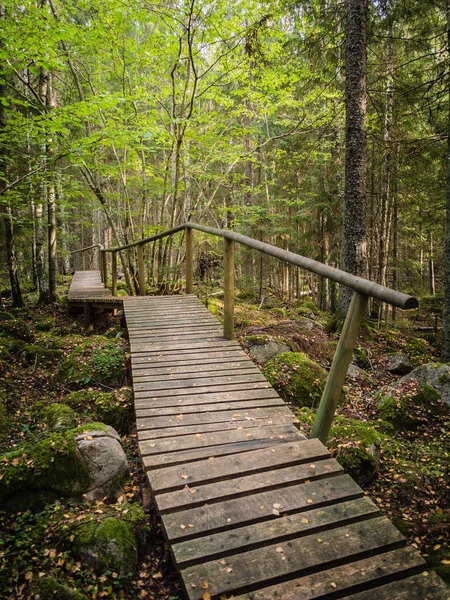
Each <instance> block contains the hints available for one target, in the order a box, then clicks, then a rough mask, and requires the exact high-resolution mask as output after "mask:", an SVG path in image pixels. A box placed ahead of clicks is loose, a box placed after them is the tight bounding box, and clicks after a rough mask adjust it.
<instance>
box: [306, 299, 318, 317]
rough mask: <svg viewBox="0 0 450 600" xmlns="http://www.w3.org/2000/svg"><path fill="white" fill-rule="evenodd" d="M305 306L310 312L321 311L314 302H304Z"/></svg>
mask: <svg viewBox="0 0 450 600" xmlns="http://www.w3.org/2000/svg"><path fill="white" fill-rule="evenodd" d="M302 307H303V308H307V309H308V310H309V311H310V312H313V313H316V314H318V313H319V312H320V310H319V309H318V308H317V306H316V305H315V304H314V302H309V301H308V302H303V304H302Z"/></svg>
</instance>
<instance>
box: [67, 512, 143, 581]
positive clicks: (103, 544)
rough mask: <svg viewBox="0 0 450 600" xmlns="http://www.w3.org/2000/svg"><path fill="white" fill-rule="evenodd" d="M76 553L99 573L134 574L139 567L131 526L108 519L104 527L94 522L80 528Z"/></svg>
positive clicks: (112, 518)
mask: <svg viewBox="0 0 450 600" xmlns="http://www.w3.org/2000/svg"><path fill="white" fill-rule="evenodd" d="M71 545H72V549H73V551H74V553H75V555H78V556H79V557H80V558H81V559H82V560H83V562H87V563H88V564H89V565H90V566H91V567H92V568H93V569H95V570H96V571H97V572H103V571H105V570H111V571H115V572H116V573H117V574H119V575H122V576H123V575H126V574H127V573H130V572H131V573H133V572H134V571H135V570H136V567H137V544H136V539H135V537H134V535H133V531H132V527H131V525H130V524H129V523H126V522H125V521H123V520H120V519H117V518H115V517H107V518H106V519H104V520H103V521H101V522H100V523H97V521H95V520H91V521H89V522H87V523H84V524H83V525H81V526H80V527H78V528H77V529H76V531H75V537H74V539H73V542H72V544H71Z"/></svg>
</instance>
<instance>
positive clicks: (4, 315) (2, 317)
mask: <svg viewBox="0 0 450 600" xmlns="http://www.w3.org/2000/svg"><path fill="white" fill-rule="evenodd" d="M11 319H14V316H13V315H12V314H11V313H9V312H6V311H5V310H0V323H2V322H3V321H10V320H11Z"/></svg>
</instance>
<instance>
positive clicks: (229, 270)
mask: <svg viewBox="0 0 450 600" xmlns="http://www.w3.org/2000/svg"><path fill="white" fill-rule="evenodd" d="M183 230H185V232H186V293H187V294H192V293H193V290H194V280H193V274H194V267H193V232H194V230H197V231H202V232H204V233H207V234H210V235H215V236H219V237H222V238H223V239H224V326H223V327H224V337H225V338H226V339H233V337H234V323H233V321H234V319H233V313H234V246H235V243H238V244H242V245H243V246H246V247H247V248H252V249H254V250H258V251H259V252H263V253H264V254H268V255H269V256H274V257H275V258H278V259H279V260H282V261H284V262H287V263H289V264H291V265H295V266H297V267H301V268H303V269H306V270H308V271H311V272H312V273H315V274H317V275H320V276H321V277H326V278H327V279H330V280H331V281H335V282H336V283H339V284H341V285H345V286H347V287H348V288H351V289H353V290H354V293H353V297H352V300H351V303H350V307H349V309H348V312H347V316H346V318H345V322H344V326H343V329H342V333H341V336H340V339H339V342H338V345H337V348H336V353H335V355H334V358H333V362H332V365H331V368H330V372H329V374H328V378H327V381H326V384H325V389H324V391H323V394H322V398H321V401H320V404H319V407H318V410H317V415H316V419H315V421H314V425H313V428H312V431H311V437H316V438H319V439H320V440H321V441H322V442H323V443H325V442H326V440H327V437H328V433H329V431H330V427H331V423H332V421H333V417H334V413H335V410H336V406H337V404H338V401H339V398H340V396H341V393H342V388H343V386H344V380H345V377H346V374H347V370H348V367H349V365H350V362H351V359H352V354H353V350H354V348H355V344H356V340H357V337H358V333H359V329H360V327H361V324H362V322H363V320H364V315H365V312H366V309H367V303H368V300H369V298H370V297H372V298H377V299H378V300H381V301H382V302H386V303H387V304H391V305H392V306H396V307H398V308H402V309H404V310H409V309H412V308H417V306H418V305H419V303H418V301H417V298H415V297H414V296H409V295H408V294H404V293H402V292H399V291H397V290H393V289H390V288H387V287H383V286H381V285H379V284H377V283H374V282H373V281H369V280H367V279H363V278H361V277H356V276H355V275H351V274H350V273H346V272H345V271H341V270H340V269H336V268H334V267H330V266H328V265H325V264H323V263H320V262H318V261H316V260H312V259H310V258H306V257H304V256H301V255H300V254H295V253H294V252H289V251H287V250H282V249H281V248H278V247H277V246H272V245H271V244H266V243H264V242H261V241H259V240H255V239H253V238H250V237H247V236H245V235H241V234H239V233H235V232H234V231H230V230H224V229H214V228H212V227H205V226H203V225H198V224H196V223H184V224H183V225H179V226H178V227H174V228H173V229H169V230H167V231H163V232H161V233H158V234H157V235H153V236H151V237H148V238H145V239H142V240H139V241H137V242H133V243H132V244H127V245H125V246H120V247H117V248H103V247H102V246H101V245H100V244H96V245H95V246H90V247H89V248H83V249H81V250H78V251H77V252H81V251H83V250H88V249H92V248H93V247H96V246H98V247H99V251H100V259H99V265H100V273H101V276H102V281H103V283H104V284H105V285H107V283H108V272H107V260H106V253H107V252H110V253H111V254H112V273H111V275H112V284H111V291H112V294H113V295H116V294H117V252H121V251H122V250H126V249H128V248H133V247H135V246H136V247H137V255H138V282H139V295H142V296H143V295H145V264H144V250H143V249H144V245H145V244H148V243H151V242H155V241H156V240H159V239H161V238H164V237H167V236H170V235H173V234H175V233H178V232H180V231H183Z"/></svg>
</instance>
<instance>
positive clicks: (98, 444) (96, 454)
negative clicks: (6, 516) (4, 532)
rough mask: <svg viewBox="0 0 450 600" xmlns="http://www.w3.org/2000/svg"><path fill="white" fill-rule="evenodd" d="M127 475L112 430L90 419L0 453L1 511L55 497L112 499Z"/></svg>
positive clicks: (118, 441) (118, 444) (120, 450)
mask: <svg viewBox="0 0 450 600" xmlns="http://www.w3.org/2000/svg"><path fill="white" fill-rule="evenodd" d="M127 474H128V464H127V460H126V456H125V453H124V451H123V449H122V446H121V445H120V438H119V435H118V434H117V432H116V431H115V430H114V429H112V428H111V427H107V426H106V425H104V424H102V423H96V424H91V425H89V426H85V427H79V428H76V429H69V430H67V431H64V432H55V433H52V434H51V435H50V436H49V437H47V438H46V439H44V440H40V441H39V442H37V443H35V444H32V445H29V446H26V447H23V448H21V449H19V450H16V451H14V452H8V453H6V454H3V455H1V456H0V502H1V503H2V506H3V507H4V508H5V509H6V510H22V508H23V507H24V506H29V505H39V504H41V503H42V502H47V501H49V499H52V500H54V499H55V498H57V497H59V496H63V497H69V498H81V497H83V498H84V499H85V500H88V501H89V500H92V499H95V498H103V497H105V496H107V497H110V498H115V497H117V496H118V495H119V493H120V490H121V484H122V482H123V480H124V478H125V476H126V475H127Z"/></svg>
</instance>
